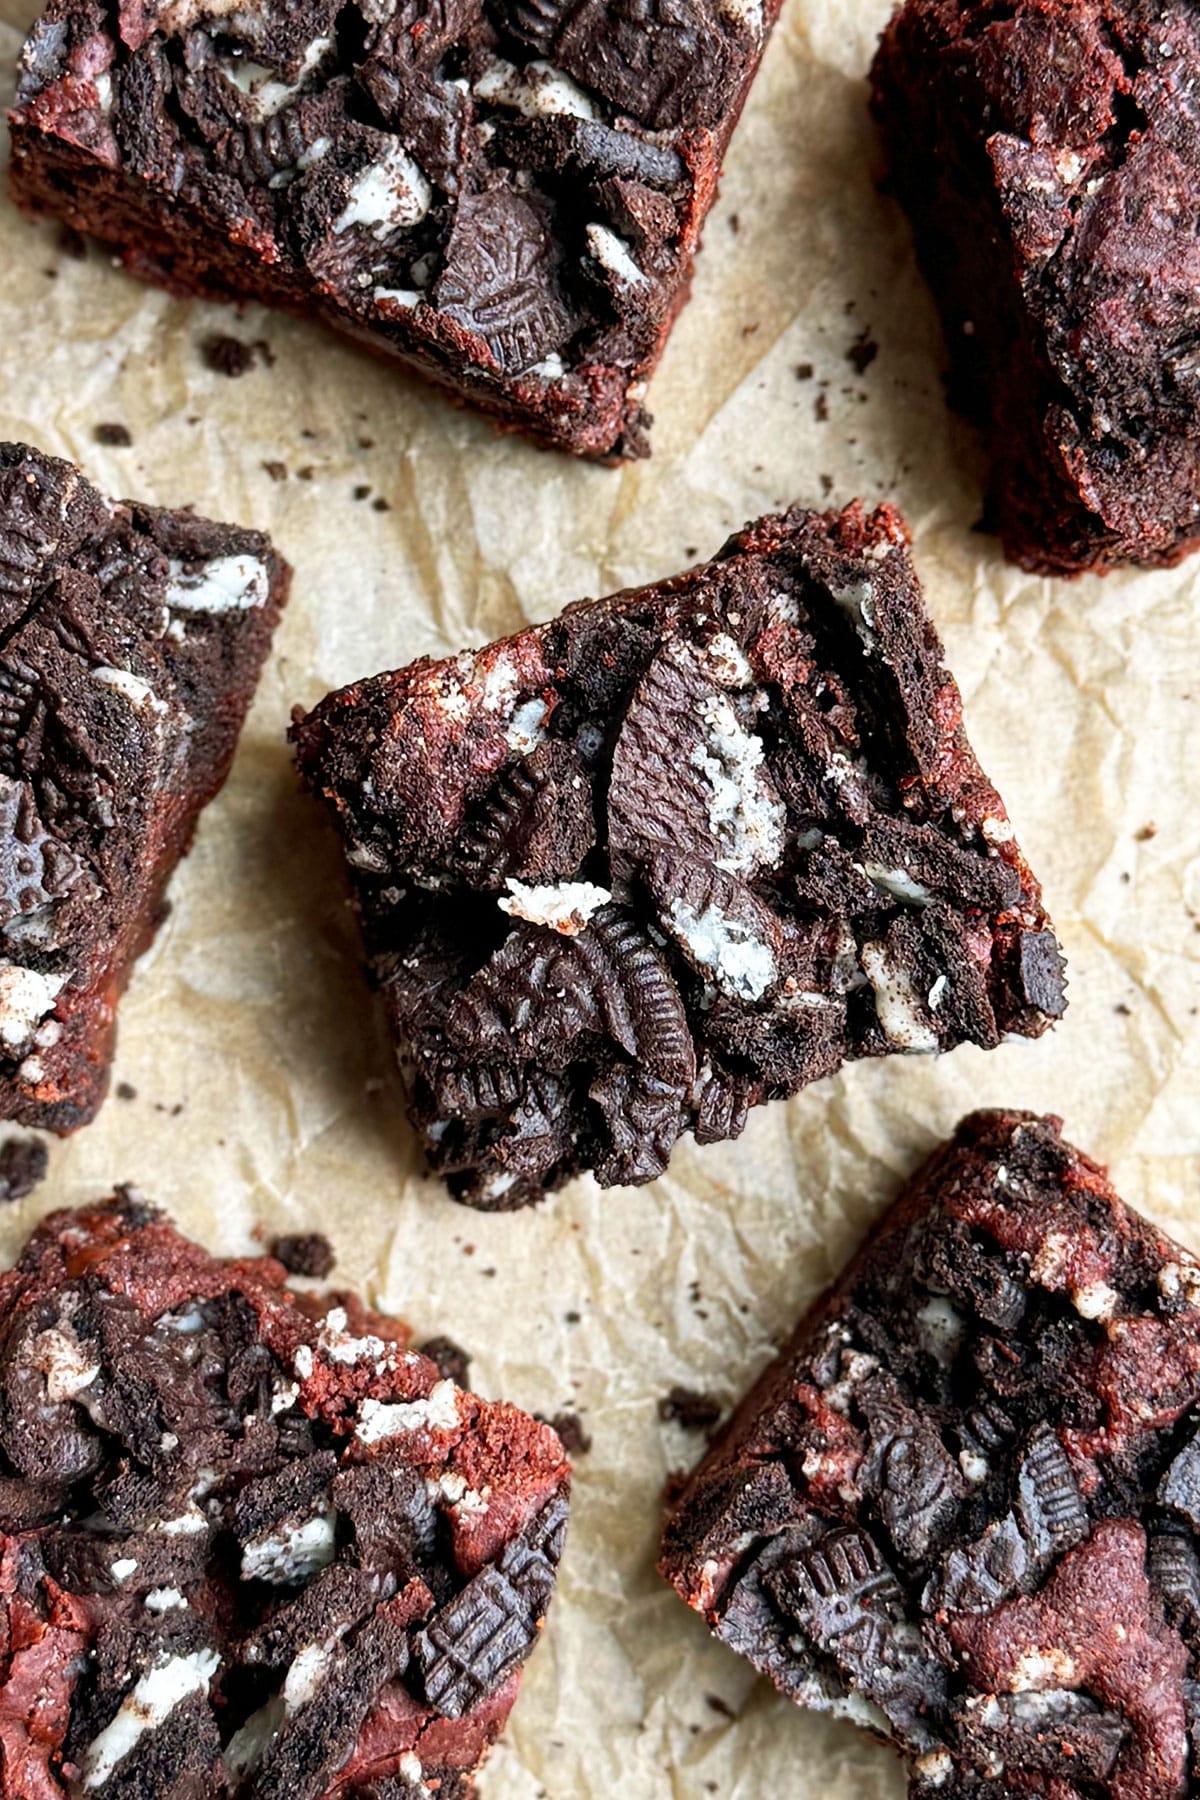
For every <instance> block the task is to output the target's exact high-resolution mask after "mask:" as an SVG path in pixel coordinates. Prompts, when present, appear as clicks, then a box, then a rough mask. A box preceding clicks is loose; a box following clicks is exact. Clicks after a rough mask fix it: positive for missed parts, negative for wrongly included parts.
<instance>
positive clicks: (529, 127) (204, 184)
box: [12, 0, 780, 459]
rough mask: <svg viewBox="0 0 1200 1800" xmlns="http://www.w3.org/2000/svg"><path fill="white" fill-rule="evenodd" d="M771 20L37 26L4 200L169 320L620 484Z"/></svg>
mask: <svg viewBox="0 0 1200 1800" xmlns="http://www.w3.org/2000/svg"><path fill="white" fill-rule="evenodd" d="M779 6H780V0H615V3H614V0H400V4H399V5H396V4H391V5H388V6H382V5H378V4H375V3H374V0H349V4H342V0H300V3H299V4H296V5H292V4H287V5H285V4H284V3H283V0H266V3H265V4H263V5H259V6H255V7H236V8H232V7H230V6H229V5H225V4H220V5H218V4H216V3H215V0H212V3H210V4H204V3H202V0H119V4H117V5H115V6H114V7H113V8H112V9H105V8H103V7H101V6H98V5H97V4H96V0H49V4H48V6H47V8H46V10H45V12H44V13H43V15H42V17H41V19H40V20H39V21H38V23H37V24H36V25H35V26H34V28H33V30H32V32H31V33H30V36H29V39H28V41H27V43H26V46H25V51H24V55H23V57H22V61H21V74H20V83H19V90H18V96H17V105H16V109H15V111H14V113H13V114H12V141H13V170H12V183H13V191H14V193H15V195H16V197H17V199H18V200H19V201H20V202H21V204H23V205H25V206H27V207H30V208H33V209H45V210H48V211H51V212H54V213H58V214H60V215H61V216H63V217H64V218H66V219H68V220H69V221H70V222H71V224H72V225H74V226H77V227H78V228H79V229H80V230H84V231H89V232H93V233H95V235H96V236H98V237H100V238H102V239H104V240H105V241H106V242H107V243H109V244H111V245H113V246H114V247H115V248H117V249H118V250H119V251H120V252H121V254H122V255H123V258H124V261H125V263H126V265H127V266H128V267H129V268H130V269H132V270H133V271H134V272H135V273H137V274H139V275H142V276H144V277H147V278H149V279H151V280H157V281H160V282H162V283H164V284H165V285H166V286H169V287H171V288H174V289H176V290H183V291H186V292H198V293H208V294H223V295H229V296H235V297H242V298H245V297H255V298H259V299H262V300H265V301H268V302H272V303H274V304H277V305H282V306H287V307H290V308H291V309H292V310H293V311H296V312H301V313H306V314H310V315H315V316H317V317H319V318H321V319H323V320H324V321H325V322H326V323H328V324H331V325H334V326H336V327H338V328H340V329H342V330H344V331H348V332H350V333H352V334H353V335H354V336H355V337H356V338H359V339H361V340H363V341H365V342H367V343H369V344H371V345H372V346H373V347H374V348H375V349H377V350H381V351H384V352H386V353H387V354H389V355H393V356H397V357H400V358H402V359H403V360H404V361H405V362H407V363H409V364H410V365H412V366H414V367H416V368H418V369H420V370H422V371H423V372H424V373H425V374H426V375H428V376H430V377H431V378H432V379H433V380H435V381H437V382H438V383H440V384H441V385H442V386H443V387H446V388H448V389H449V390H450V392H451V393H452V394H454V395H455V396H456V397H457V398H458V399H460V400H463V401H468V402H471V403H472V404H475V405H478V406H482V407H484V408H486V409H487V410H488V411H490V412H493V413H495V414H497V415H498V416H499V417H500V419H501V420H502V421H504V422H505V423H506V424H508V425H512V426H519V427H520V428H522V429H523V430H525V431H528V432H530V433H532V435H533V436H534V437H536V438H538V439H540V440H541V441H542V442H544V443H547V444H551V445H554V446H556V447H558V448H560V449H565V450H570V451H573V452H575V453H577V454H580V455H584V456H593V457H601V458H605V459H617V458H622V457H630V456H639V455H644V454H645V452H646V429H647V427H648V425H649V423H650V420H649V417H648V415H647V414H646V412H645V409H644V406H643V399H644V394H645V385H646V380H647V378H648V376H649V375H650V374H651V372H652V371H653V369H654V367H655V365H656V364H657V362H658V359H659V356H660V354H661V352H662V348H663V345H664V343H665V341H666V338H667V334H668V332H669V331H670V328H671V324H672V322H673V320H674V317H675V314H676V313H677V312H678V311H679V308H680V307H681V306H682V304H683V302H684V300H685V299H686V297H687V292H688V287H689V283H690V280H691V273H692V260H693V257H694V254H695V251H696V247H697V244H698V242H699V238H700V231H701V228H702V226H703V223H704V219H705V216H706V215H707V213H708V210H709V207H710V206H711V205H712V202H713V199H714V196H715V194H716V187H717V179H718V176H719V173H720V168H721V161H722V158H723V156H724V153H725V149H726V147H727V145H728V142H729V139H730V136H731V134H732V131H733V128H734V126H735V124H736V123H737V119H738V115H739V114H740V112H741V109H742V105H743V103H744V101H745V99H746V95H747V93H748V91H749V87H750V83H751V81H752V79H753V77H754V74H755V72H756V70H757V68H758V64H759V61H760V59H761V56H762V53H763V49H764V47H765V43H766V38H767V34H768V32H769V31H770V28H771V26H772V24H773V23H774V20H775V16H776V14H777V13H778V11H779Z"/></svg>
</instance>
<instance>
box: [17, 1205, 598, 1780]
mask: <svg viewBox="0 0 1200 1800" xmlns="http://www.w3.org/2000/svg"><path fill="white" fill-rule="evenodd" d="M284 1276H285V1272H284V1269H283V1267H282V1265H281V1264H279V1263H277V1262H275V1261H273V1260H272V1259H270V1258H265V1257H257V1258H250V1259H247V1260H245V1261H230V1262H219V1261H216V1260H215V1259H214V1258H212V1257H210V1256H209V1255H207V1253H206V1252H205V1251H203V1250H202V1249H200V1247H199V1246H198V1245H196V1244H192V1243H189V1242H188V1241H187V1240H186V1239H185V1238H182V1237H180V1236H179V1235H178V1233H177V1232H176V1231H175V1230H174V1229H173V1228H172V1227H171V1225H170V1224H168V1223H167V1222H166V1220H165V1219H164V1218H163V1217H162V1215H160V1214H158V1213H157V1212H155V1210H154V1209H153V1208H152V1207H149V1206H147V1205H146V1204H145V1202H144V1201H142V1200H141V1198H140V1197H139V1196H137V1195H136V1194H134V1193H133V1192H131V1191H130V1190H126V1191H124V1192H123V1193H122V1194H121V1195H120V1196H118V1198H117V1199H115V1200H114V1201H112V1202H110V1203H108V1204H105V1205H101V1206H96V1207H92V1208H89V1209H88V1210H86V1211H82V1212H60V1213H55V1214H53V1215H52V1216H51V1217H50V1218H48V1219H46V1220H45V1221H44V1222H43V1223H42V1225H41V1226H40V1227H39V1228H38V1230H37V1231H36V1232H35V1233H34V1235H33V1237H32V1238H31V1239H30V1241H29V1243H28V1245H27V1246H26V1249H25V1252H24V1255H23V1256H22V1258H21V1261H20V1263H19V1264H18V1266H17V1267H16V1269H14V1270H13V1271H11V1272H10V1273H9V1274H8V1275H6V1276H4V1277H3V1278H0V1758H2V1766H3V1777H2V1780H0V1787H2V1790H3V1793H4V1794H5V1795H6V1796H8V1797H10V1800H18V1796H19V1797H20V1800H66V1797H67V1796H70V1800H80V1797H83V1800H91V1797H92V1796H93V1795H94V1796H95V1800H332V1797H333V1796H334V1795H335V1794H336V1795H337V1796H339V1800H419V1797H420V1796H431V1795H437V1796H438V1800H468V1797H469V1796H470V1795H471V1794H472V1793H473V1791H474V1788H473V1782H472V1774H473V1772H474V1770H475V1769H476V1768H477V1767H478V1765H479V1764H480V1762H481V1761H482V1760H483V1758H484V1757H485V1755H486V1754H487V1751H488V1749H489V1748H490V1746H491V1745H492V1744H493V1743H494V1742H495V1740H496V1738H497V1737H498V1736H499V1733H500V1731H501V1730H502V1728H503V1725H504V1721H505V1719H506V1718H507V1716H508V1713H509V1711H510V1709H511V1707H512V1704H513V1701H514V1700H515V1699H516V1694H517V1688H518V1686H519V1684H520V1678H521V1668H522V1665H523V1664H524V1662H525V1660H526V1658H527V1657H528V1655H529V1652H530V1650H531V1649H532V1648H533V1645H534V1643H535V1642H536V1640H537V1637H538V1634H539V1631H540V1629H541V1626H542V1623H543V1620H544V1618H545V1614H546V1609H547V1606H548V1605H549V1602H550V1596H551V1593H552V1591H553V1588H554V1582H555V1574H556V1570H557V1566H558V1560H559V1555H560V1552H561V1549H562V1542H563V1536H564V1532H565V1529H566V1518H567V1496H568V1488H569V1481H570V1469H569V1465H568V1463H567V1461H566V1458H565V1456H564V1454H563V1450H562V1446H561V1444H560V1443H559V1441H558V1439H557V1437H556V1436H555V1435H554V1433H553V1432H552V1431H551V1430H549V1428H548V1427H546V1426H544V1425H540V1424H538V1423H537V1422H536V1421H535V1420H533V1419H531V1418H529V1417H528V1416H527V1415H526V1414H525V1413H522V1412H519V1411H517V1409H516V1408H515V1407H512V1406H507V1405H504V1404H498V1403H493V1402H490V1401H485V1400H479V1399H477V1398H476V1397H475V1396H474V1395H473V1394H468V1393H464V1392H463V1391H462V1390H461V1389H459V1388H456V1387H455V1385H454V1383H453V1382H451V1381H447V1380H444V1379H443V1378H442V1377H441V1376H440V1374H439V1372H438V1370H437V1369H436V1368H435V1366H434V1365H433V1363H431V1362H430V1361H429V1360H428V1359H427V1358H426V1357H424V1356H421V1355H418V1354H417V1353H416V1352H414V1351H411V1350H408V1349H406V1348H405V1340H406V1337H407V1332H406V1331H405V1328H404V1327H403V1326H401V1325H400V1324H399V1323H398V1322H397V1321H395V1320H386V1319H382V1318H380V1317H378V1316H377V1315H375V1314H371V1313H368V1312H366V1311H364V1309H363V1308H362V1307H361V1306H360V1305H359V1303H358V1302H357V1301H356V1300H355V1299H354V1298H353V1297H352V1296H326V1297H325V1298H324V1299H319V1298H317V1297H316V1296H314V1295H311V1294H306V1295H304V1296H299V1295H296V1294H293V1293H291V1292H289V1290H288V1289H287V1288H286V1287H285V1286H284ZM334 1300H337V1301H338V1304H336V1305H335V1304H333V1301H334Z"/></svg>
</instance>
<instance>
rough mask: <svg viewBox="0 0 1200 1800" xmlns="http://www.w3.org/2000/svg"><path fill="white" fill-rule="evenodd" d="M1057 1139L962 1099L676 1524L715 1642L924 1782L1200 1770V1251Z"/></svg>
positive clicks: (1179, 1783)
mask: <svg viewBox="0 0 1200 1800" xmlns="http://www.w3.org/2000/svg"><path fill="white" fill-rule="evenodd" d="M1060 1131H1061V1124H1060V1121H1059V1120H1058V1119H1055V1118H1038V1117H1037V1116H1036V1115H1034V1114H1032V1113H1005V1112H982V1113H974V1114H972V1115H971V1116H970V1117H969V1118H967V1119H964V1120H963V1122H962V1124H961V1125H960V1126H959V1128H958V1131H957V1133H956V1134H955V1136H954V1138H953V1140H952V1141H951V1142H950V1143H949V1144H947V1145H946V1146H944V1147H943V1148H942V1149H941V1150H940V1151H938V1152H937V1154H936V1155H935V1156H934V1157H933V1158H932V1159H931V1161H930V1162H929V1163H927V1164H926V1166H925V1168H924V1169H923V1170H921V1172H920V1173H919V1174H918V1175H917V1176H916V1177H915V1178H914V1179H913V1180H912V1181H911V1182H910V1183H909V1185H908V1187H907V1189H906V1190H905V1192H904V1194H903V1195H902V1196H901V1198H900V1200H899V1201H898V1202H897V1203H896V1205H895V1206H894V1207H893V1209H892V1210H891V1212H890V1213H888V1214H887V1215H886V1217H885V1218H884V1220H883V1222H882V1224H881V1225H880V1226H879V1227H878V1229H877V1230H876V1231H875V1233H874V1235H873V1236H872V1237H871V1238H869V1239H868V1241H867V1243H866V1245H865V1246H864V1248H863V1249H862V1250H861V1251H860V1253H859V1255H858V1257H857V1258H856V1260H855V1261H854V1262H853V1263H852V1264H851V1265H850V1267H849V1269H848V1270H847V1271H846V1273H845V1275H844V1276H843V1277H842V1279H841V1281H840V1282H838V1283H837V1285H836V1286H835V1287H834V1288H833V1290H832V1291H831V1292H830V1293H829V1294H828V1295H827V1296H826V1297H825V1299H824V1300H823V1301H822V1302H821V1303H820V1304H819V1305H818V1306H817V1307H816V1308H815V1309H814V1310H813V1311H812V1312H811V1313H810V1314H809V1316H808V1317H807V1318H806V1319H805V1320H804V1321H803V1322H802V1323H801V1325H800V1327H799V1329H798V1330H797V1332H796V1334H795V1336H794V1337H793V1338H792V1340H791V1342H790V1343H789V1344H788V1346H787V1348H786V1349H785V1350H784V1351H783V1352H782V1354H781V1355H780V1356H779V1358H778V1359H777V1360H776V1361H775V1362H774V1363H773V1364H772V1365H771V1367H770V1368H769V1369H768V1370H767V1371H766V1373H765V1374H764V1375H763V1376H762V1378H761V1380H760V1381H759V1382H758V1385H757V1386H756V1387H755V1388H754V1390H753V1391H752V1392H751V1394H750V1395H749V1396H748V1398H747V1399H746V1400H745V1401H744V1403H743V1405H742V1407H741V1409H740V1410H739V1412H738V1413H737V1414H736V1415H735V1416H734V1418H733V1420H732V1422H731V1423H730V1425H729V1426H728V1427H727V1428H726V1429H725V1431H724V1432H723V1433H722V1435H721V1437H720V1438H719V1439H718V1440H717V1442H716V1443H715V1445H714V1446H713V1448H712V1449H711V1450H710V1451H709V1453H708V1455H707V1456H706V1457H705V1458H704V1460H703V1462H701V1464H700V1466H699V1467H698V1468H697V1469H696V1470H695V1472H694V1473H693V1474H692V1475H691V1476H690V1477H689V1478H688V1479H687V1481H686V1482H685V1483H684V1485H683V1488H682V1491H681V1492H680V1493H679V1494H678V1495H677V1497H676V1498H675V1500H674V1502H673V1507H672V1510H671V1513H670V1516H669V1518H668V1520H667V1524H666V1528H665V1532H664V1537H663V1552H662V1562H661V1565H660V1566H661V1569H662V1572H663V1574H664V1575H665V1576H666V1578H667V1580H668V1581H669V1582H670V1583H671V1584H672V1586H673V1587H674V1588H676V1590H677V1591H678V1592H679V1594H680V1595H681V1596H682V1598H683V1599H684V1600H686V1601H687V1603H688V1605H689V1606H692V1607H694V1608H695V1609H696V1611H698V1612H701V1613H703V1614H704V1616H705V1617H706V1618H707V1620H708V1622H709V1624H710V1625H711V1627H712V1629H713V1631H714V1632H715V1633H716V1635H717V1636H718V1637H719V1638H721V1639H722V1640H723V1641H724V1642H725V1643H727V1644H729V1645H731V1646H732V1647H733V1648H734V1649H735V1650H738V1651H740V1652H741V1654H742V1655H744V1656H746V1657H748V1658H749V1659H750V1661H751V1662H752V1663H753V1664H754V1665H755V1667H756V1668H758V1669H760V1670H762V1672H763V1673H764V1674H766V1675H769V1676H770V1678H771V1680H772V1681H773V1682H774V1683H775V1684H776V1686H777V1687H778V1688H779V1689H780V1691H781V1692H782V1693H784V1694H786V1695H787V1696H788V1698H789V1699H792V1700H795V1701H796V1702H798V1703H799V1704H801V1705H804V1706H811V1707H815V1708H817V1709H818V1710H819V1711H822V1712H831V1713H834V1714H837V1715H838V1716H841V1717H846V1718H851V1719H853V1720H854V1721H855V1722H856V1723H858V1724H860V1725H864V1726H865V1727H866V1728H867V1729H868V1730H870V1731H873V1732H875V1733H876V1734H878V1735H879V1736H880V1737H883V1738H886V1739H888V1740H889V1741H890V1742H891V1743H892V1744H894V1745H895V1746H896V1748H897V1749H899V1750H900V1751H902V1752H903V1753H904V1755H905V1756H907V1757H908V1758H910V1759H911V1764H912V1772H911V1784H912V1785H911V1789H910V1792H911V1793H912V1794H913V1795H914V1796H925V1795H929V1796H933V1795H937V1796H939V1797H940V1800H1010V1797H1015V1796H1019V1795H1042V1796H1045V1797H1046V1800H1101V1797H1102V1796H1107V1795H1111V1796H1113V1797H1114V1800H1181V1797H1182V1796H1183V1795H1184V1794H1185V1793H1193V1792H1196V1791H1200V1790H1197V1788H1196V1787H1195V1783H1196V1782H1197V1780H1200V1755H1198V1752H1197V1748H1196V1746H1197V1745H1200V1543H1198V1540H1197V1537H1196V1532H1197V1529H1198V1528H1200V1263H1197V1262H1196V1260H1195V1259H1194V1258H1193V1257H1192V1256H1190V1255H1189V1254H1188V1252H1187V1251H1185V1250H1182V1249H1180V1248H1179V1246H1178V1245H1177V1244H1173V1243H1172V1242H1171V1241H1170V1239H1168V1238H1166V1237H1164V1236H1163V1235H1162V1234H1161V1233H1160V1232H1158V1231H1156V1230H1155V1229H1154V1227H1153V1226H1151V1225H1150V1224H1148V1223H1147V1221H1146V1220H1145V1219H1142V1218H1139V1217H1138V1215H1137V1214H1136V1213H1133V1212H1131V1211H1130V1210H1129V1208H1128V1207H1126V1206H1125V1205H1124V1204H1123V1203H1122V1202H1121V1200H1120V1199H1119V1198H1118V1197H1117V1195H1116V1194H1115V1193H1114V1192H1113V1189H1112V1187H1111V1186H1110V1184H1109V1182H1108V1179H1107V1177H1106V1175H1105V1172H1104V1170H1103V1169H1101V1168H1099V1167H1097V1165H1096V1164H1095V1163H1093V1162H1091V1161H1089V1159H1088V1158H1087V1157H1086V1156H1083V1155H1081V1154H1080V1153H1079V1152H1078V1151H1076V1150H1073V1149H1072V1148H1071V1146H1070V1145H1069V1144H1065V1143H1064V1142H1063V1140H1062V1137H1061V1136H1060ZM1189 1781H1190V1783H1191V1785H1189Z"/></svg>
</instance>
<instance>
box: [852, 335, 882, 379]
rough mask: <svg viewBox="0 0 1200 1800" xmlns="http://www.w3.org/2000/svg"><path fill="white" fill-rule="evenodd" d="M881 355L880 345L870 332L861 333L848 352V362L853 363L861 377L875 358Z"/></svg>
mask: <svg viewBox="0 0 1200 1800" xmlns="http://www.w3.org/2000/svg"><path fill="white" fill-rule="evenodd" d="M878 355H879V345H878V344H877V343H876V342H875V340H874V338H873V337H872V336H871V333H870V332H869V331H868V330H863V331H860V332H859V334H858V336H857V337H856V338H855V340H854V342H853V343H852V344H851V346H850V348H849V349H848V350H847V352H846V361H847V362H848V363H852V364H853V366H854V368H855V369H856V370H857V371H858V373H859V374H860V375H863V374H865V373H866V371H867V370H868V369H869V368H870V366H871V364H872V363H873V362H874V361H875V358H876V357H877V356H878Z"/></svg>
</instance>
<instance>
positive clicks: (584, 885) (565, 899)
mask: <svg viewBox="0 0 1200 1800" xmlns="http://www.w3.org/2000/svg"><path fill="white" fill-rule="evenodd" d="M506 885H507V887H508V897H507V898H506V899H505V898H501V899H499V900H498V901H497V902H496V904H497V906H499V908H500V911H501V912H506V913H508V914H509V916H510V917H511V918H514V919H526V920H528V922H529V924H531V925H545V926H547V927H548V928H549V929H550V930H551V931H557V932H559V933H560V934H561V935H562V936H563V937H578V936H579V934H580V932H581V931H586V929H587V927H588V925H589V924H590V923H591V920H592V915H593V914H594V913H597V912H599V910H600V908H601V907H602V906H607V905H608V903H609V902H610V900H611V899H612V895H611V894H610V893H609V891H608V889H607V888H602V887H596V886H595V885H594V884H593V883H592V882H590V881H560V882H558V883H557V884H555V885H554V886H546V887H527V886H526V884H525V883H524V882H523V881H518V880H517V879H516V877H515V876H512V875H510V876H509V877H508V881H507V884H506Z"/></svg>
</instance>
